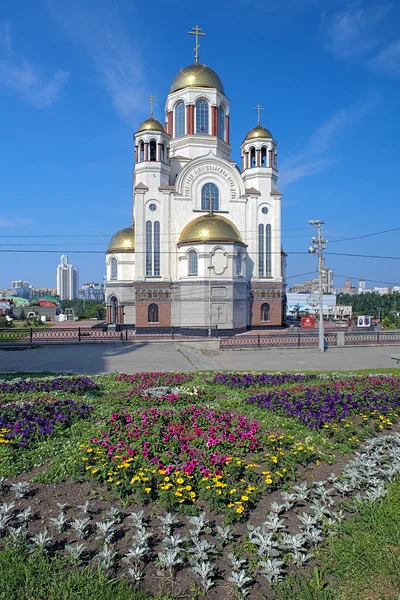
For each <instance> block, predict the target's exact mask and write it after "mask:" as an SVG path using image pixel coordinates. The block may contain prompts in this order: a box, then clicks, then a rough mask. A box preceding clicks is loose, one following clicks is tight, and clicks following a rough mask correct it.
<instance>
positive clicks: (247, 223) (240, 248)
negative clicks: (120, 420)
mask: <svg viewBox="0 0 400 600" xmlns="http://www.w3.org/2000/svg"><path fill="white" fill-rule="evenodd" d="M196 41H197V39H196ZM196 48H198V45H196ZM151 99H152V97H151ZM258 108H260V107H258ZM258 115H260V111H259V112H258ZM232 124H234V122H232ZM230 127H231V119H230V105H229V98H228V96H227V95H226V92H225V88H224V85H223V83H222V80H221V79H220V77H219V76H218V75H217V73H216V72H215V71H213V70H212V69H211V68H209V67H207V66H206V65H202V64H199V63H198V57H197V50H196V62H195V64H192V65H190V66H187V67H184V68H183V69H181V70H180V71H179V72H178V73H177V74H176V75H175V77H174V78H173V80H172V83H171V87H170V90H169V94H168V96H167V100H166V104H165V125H164V124H162V123H161V122H160V121H158V120H156V119H155V118H154V116H153V110H152V108H151V115H150V118H149V119H146V120H145V121H143V123H141V124H140V125H139V127H138V130H137V132H136V133H135V134H134V154H135V165H134V172H133V215H132V225H131V226H129V227H126V228H125V229H122V230H120V231H118V232H117V233H116V234H115V235H114V236H113V237H112V239H111V241H110V243H109V246H108V249H107V253H106V267H107V278H106V279H107V284H106V302H107V320H108V322H109V323H116V324H127V325H134V326H135V328H136V331H137V333H150V332H151V331H152V330H157V331H158V332H163V331H166V330H168V329H169V328H171V327H174V329H175V331H176V332H177V333H179V332H181V333H190V332H195V330H196V329H197V330H198V332H199V333H200V330H201V333H203V332H206V331H208V330H209V329H215V328H218V330H219V331H220V333H221V334H224V333H225V334H228V335H232V334H235V333H240V332H243V331H246V330H248V329H262V328H269V327H276V326H280V325H281V324H282V318H283V315H284V314H285V306H284V305H285V298H286V295H285V260H286V255H285V254H284V253H283V251H282V249H281V194H280V192H279V191H278V190H277V180H278V168H277V142H276V141H275V139H274V137H273V136H272V133H271V132H270V131H269V130H268V129H266V128H265V127H262V126H261V124H260V118H258V124H257V126H256V127H254V128H253V129H251V130H250V131H249V132H248V133H247V135H245V136H244V141H243V143H242V144H241V156H242V160H241V166H240V168H239V167H238V166H237V165H236V163H235V161H233V160H232V158H231V152H232V148H231V146H230V143H229V139H230Z"/></svg>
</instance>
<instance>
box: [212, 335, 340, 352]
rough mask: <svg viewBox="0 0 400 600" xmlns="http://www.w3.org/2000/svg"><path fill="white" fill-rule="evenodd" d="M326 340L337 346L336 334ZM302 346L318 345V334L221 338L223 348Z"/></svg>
mask: <svg viewBox="0 0 400 600" xmlns="http://www.w3.org/2000/svg"><path fill="white" fill-rule="evenodd" d="M325 339H326V342H327V344H328V346H329V345H333V346H336V334H335V333H329V334H327V335H326V336H325ZM272 346H274V347H281V348H301V347H307V346H309V347H314V346H318V334H312V333H307V334H302V333H294V334H293V333H283V334H282V335H277V334H270V335H266V334H259V335H243V336H241V337H234V338H221V340H220V347H221V349H222V350H224V349H225V350H229V349H232V348H270V347H272Z"/></svg>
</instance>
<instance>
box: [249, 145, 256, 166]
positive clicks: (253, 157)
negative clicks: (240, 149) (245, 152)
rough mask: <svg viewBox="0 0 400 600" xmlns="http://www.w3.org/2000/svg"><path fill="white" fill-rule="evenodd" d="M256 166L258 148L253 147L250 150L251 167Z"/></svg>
mask: <svg viewBox="0 0 400 600" xmlns="http://www.w3.org/2000/svg"><path fill="white" fill-rule="evenodd" d="M255 166H256V149H255V148H251V150H250V167H251V168H252V169H253V168H254V167H255Z"/></svg>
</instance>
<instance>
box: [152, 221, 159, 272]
mask: <svg viewBox="0 0 400 600" xmlns="http://www.w3.org/2000/svg"><path fill="white" fill-rule="evenodd" d="M153 275H154V277H159V276H160V221H155V222H154V273H153Z"/></svg>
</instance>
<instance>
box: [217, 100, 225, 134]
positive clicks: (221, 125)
mask: <svg viewBox="0 0 400 600" xmlns="http://www.w3.org/2000/svg"><path fill="white" fill-rule="evenodd" d="M218 137H219V138H221V140H224V139H225V111H224V107H223V106H221V105H219V106H218Z"/></svg>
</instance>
